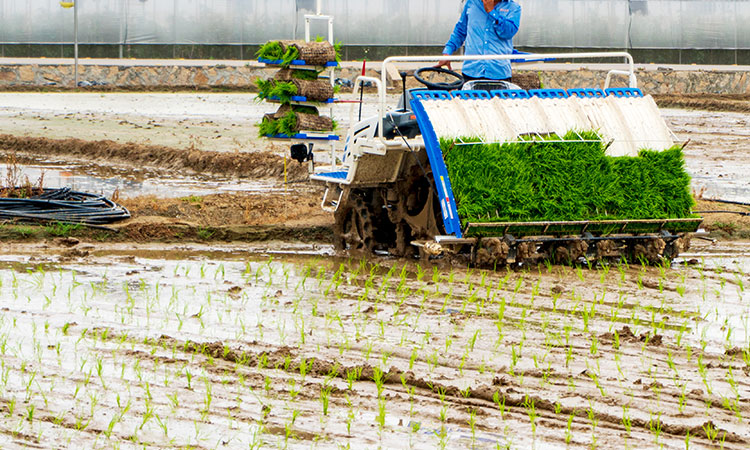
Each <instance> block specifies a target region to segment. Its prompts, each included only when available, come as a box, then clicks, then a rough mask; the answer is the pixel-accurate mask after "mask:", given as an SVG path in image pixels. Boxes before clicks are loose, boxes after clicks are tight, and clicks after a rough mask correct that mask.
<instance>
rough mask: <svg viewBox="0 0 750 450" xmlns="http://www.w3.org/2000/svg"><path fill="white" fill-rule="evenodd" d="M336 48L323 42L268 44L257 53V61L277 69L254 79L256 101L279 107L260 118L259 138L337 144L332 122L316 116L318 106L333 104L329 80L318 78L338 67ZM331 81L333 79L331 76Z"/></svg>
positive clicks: (332, 90) (329, 118) (332, 93)
mask: <svg viewBox="0 0 750 450" xmlns="http://www.w3.org/2000/svg"><path fill="white" fill-rule="evenodd" d="M337 60H338V58H337V51H336V48H335V47H334V46H333V45H332V44H330V43H329V42H325V41H322V42H321V41H318V42H304V41H271V42H267V43H266V44H265V45H263V46H262V47H261V49H260V50H259V51H258V61H259V62H261V63H263V64H266V65H267V66H273V67H278V68H279V70H278V72H276V73H275V74H274V76H273V78H271V79H268V80H262V79H261V80H258V81H257V85H258V89H259V93H258V99H261V100H265V101H266V102H270V103H277V104H279V107H278V109H277V110H276V112H274V113H269V114H266V115H265V116H263V120H262V122H261V123H260V126H259V127H260V135H261V136H264V137H268V138H272V139H287V140H288V139H291V140H305V141H316V140H317V141H319V140H323V141H337V140H338V139H339V138H338V136H337V135H335V134H333V130H334V129H335V128H336V123H335V121H333V120H332V119H331V117H329V116H324V115H321V114H320V111H319V110H318V107H319V106H320V105H325V104H332V103H333V102H334V98H333V96H334V88H333V85H332V84H331V82H330V80H326V79H322V78H320V74H321V73H322V72H323V71H324V70H325V69H326V68H333V67H336V66H337V65H338V62H337ZM331 79H333V77H331Z"/></svg>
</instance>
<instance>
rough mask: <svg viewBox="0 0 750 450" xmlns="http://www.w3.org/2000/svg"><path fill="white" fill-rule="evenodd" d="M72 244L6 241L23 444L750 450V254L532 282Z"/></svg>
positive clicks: (10, 435) (4, 291)
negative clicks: (749, 291) (77, 252)
mask: <svg viewBox="0 0 750 450" xmlns="http://www.w3.org/2000/svg"><path fill="white" fill-rule="evenodd" d="M71 245H72V247H73V248H75V247H77V246H81V245H86V244H84V243H77V244H76V243H73V242H70V241H68V240H62V239H61V240H53V241H50V242H47V243H45V244H40V243H26V244H9V243H3V244H2V247H3V250H4V251H3V256H2V258H0V281H1V282H2V284H1V285H0V295H2V296H3V298H7V299H8V300H7V301H6V302H5V303H4V306H3V314H2V316H1V319H0V336H1V337H2V340H0V352H2V353H3V361H4V365H3V368H2V373H3V374H5V375H4V376H0V408H2V411H3V417H2V419H0V442H4V443H5V444H6V445H9V446H31V447H34V446H38V447H43V448H47V447H50V446H56V445H61V444H59V443H63V444H62V445H63V446H67V447H79V448H82V447H85V448H112V447H120V448H131V447H132V448H136V447H142V446H144V445H145V446H147V447H149V448H171V447H175V446H178V447H180V446H191V447H193V448H213V447H214V446H216V445H217V443H218V444H219V445H220V446H228V447H229V448H246V447H248V446H253V447H254V448H266V447H276V446H279V447H288V448H308V447H310V446H315V447H318V448H337V447H339V446H341V445H344V446H346V445H347V444H348V445H349V446H350V447H352V448H363V447H383V448H404V447H411V448H497V447H498V446H499V447H500V448H514V449H527V448H539V449H542V448H544V449H547V448H571V449H579V448H580V449H583V448H592V447H593V448H623V447H626V446H627V447H629V448H656V447H659V448H685V446H686V442H688V443H689V445H690V447H692V448H701V447H707V448H713V447H716V448H719V447H722V446H723V448H727V449H743V448H747V446H748V445H750V432H749V431H748V429H747V426H746V423H745V421H746V419H745V418H746V417H747V414H748V413H750V403H748V401H747V398H748V397H750V337H748V326H747V323H748V321H750V311H748V310H747V308H746V305H745V303H746V302H745V297H746V294H745V286H747V285H748V283H750V279H748V276H747V274H748V273H749V272H748V271H750V246H748V244H747V243H733V244H729V243H724V244H722V243H717V244H708V243H704V244H700V245H699V246H698V248H697V249H696V250H695V253H693V254H690V255H686V258H685V259H684V260H681V261H678V262H677V263H676V264H674V265H673V266H671V267H648V266H646V267H644V266H640V265H625V264H620V265H613V266H602V267H598V268H597V267H594V268H591V269H584V270H580V269H576V268H570V267H563V266H550V267H545V266H540V267H534V268H528V269H521V270H516V271H507V270H499V271H484V270H467V269H466V268H462V267H453V268H451V267H445V268H439V267H431V266H419V265H417V264H415V263H414V262H409V261H402V260H393V259H384V258H380V259H377V260H372V261H365V260H361V261H360V260H353V259H338V258H331V257H330V256H329V253H328V252H329V251H330V249H319V248H318V249H316V248H315V246H313V245H309V244H308V245H306V246H305V245H302V246H300V245H298V246H296V247H291V246H289V245H287V244H283V243H281V244H275V245H268V244H265V245H261V246H258V247H253V246H252V244H244V245H239V246H238V245H216V244H211V245H206V244H203V245H185V244H179V245H163V244H158V245H157V244H148V245H136V246H135V247H133V246H131V245H129V244H107V243H102V244H100V245H98V246H91V247H90V248H87V249H82V250H87V251H88V254H86V255H85V256H79V257H74V258H68V257H65V256H63V255H65V254H66V252H68V251H69V250H70V249H71ZM9 246H10V247H9ZM691 260H694V261H693V262H690V261H691ZM27 286H28V287H31V286H34V289H28V288H26V287H27Z"/></svg>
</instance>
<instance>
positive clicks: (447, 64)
mask: <svg viewBox="0 0 750 450" xmlns="http://www.w3.org/2000/svg"><path fill="white" fill-rule="evenodd" d="M443 56H450V55H448V54H443ZM435 67H445V68H447V69H448V70H453V68H452V67H451V62H450V61H448V60H447V59H444V60H442V61H438V63H437V66H435Z"/></svg>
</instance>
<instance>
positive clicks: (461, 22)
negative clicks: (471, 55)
mask: <svg viewBox="0 0 750 450" xmlns="http://www.w3.org/2000/svg"><path fill="white" fill-rule="evenodd" d="M468 9H469V2H468V1H467V2H466V5H464V9H463V11H461V17H459V18H458V22H457V23H456V26H455V27H453V33H451V37H450V38H448V42H447V43H446V44H445V48H444V49H443V55H446V56H448V55H452V54H453V52H455V51H456V50H458V49H459V47H461V46H462V45H463V43H464V41H465V40H466V26H467V24H468V22H469V19H468V14H467V13H466V11H467V10H468ZM442 66H445V67H448V69H449V70H450V69H451V62H450V61H448V60H443V61H440V62H438V64H437V66H436V67H442Z"/></svg>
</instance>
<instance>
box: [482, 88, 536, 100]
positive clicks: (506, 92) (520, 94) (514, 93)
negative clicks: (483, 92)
mask: <svg viewBox="0 0 750 450" xmlns="http://www.w3.org/2000/svg"><path fill="white" fill-rule="evenodd" d="M490 94H491V95H492V96H493V97H499V98H529V97H531V95H529V93H528V92H527V91H524V90H523V89H498V90H495V91H490Z"/></svg>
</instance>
